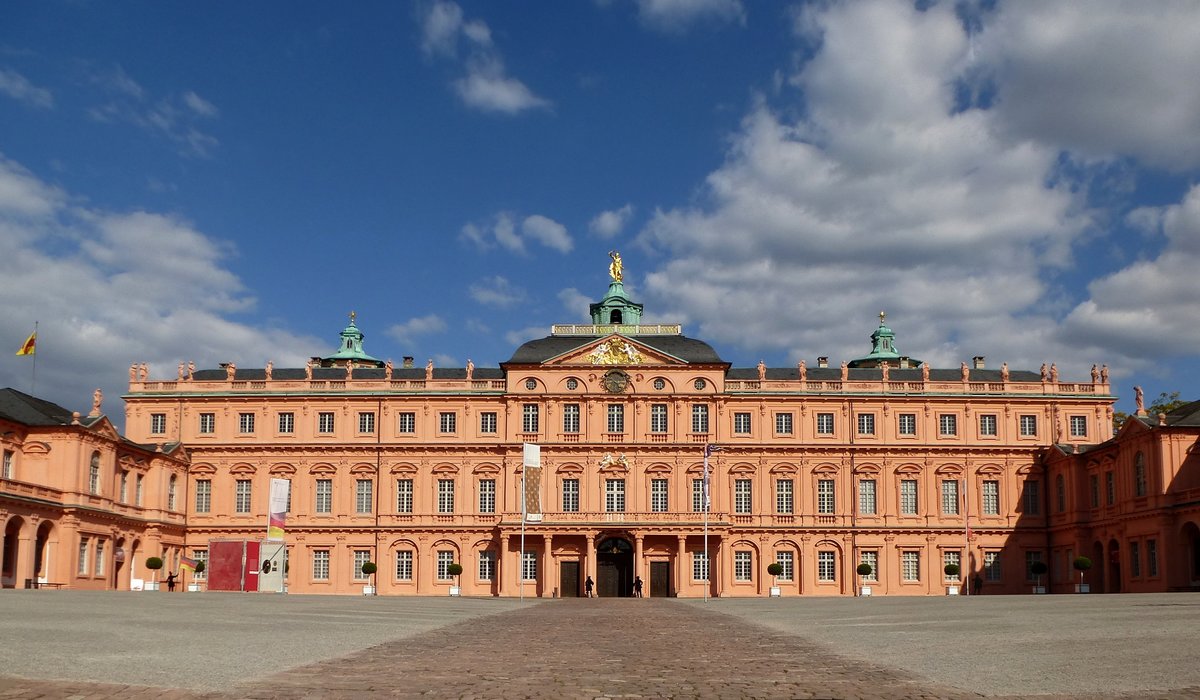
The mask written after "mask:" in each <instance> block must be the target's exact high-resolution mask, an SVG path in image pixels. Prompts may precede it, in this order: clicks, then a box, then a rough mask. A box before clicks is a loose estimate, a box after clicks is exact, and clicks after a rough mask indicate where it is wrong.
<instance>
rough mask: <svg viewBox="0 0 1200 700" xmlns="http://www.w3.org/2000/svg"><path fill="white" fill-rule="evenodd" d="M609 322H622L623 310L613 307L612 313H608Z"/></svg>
mask: <svg viewBox="0 0 1200 700" xmlns="http://www.w3.org/2000/svg"><path fill="white" fill-rule="evenodd" d="M608 322H609V323H621V310H620V309H613V310H612V313H610V314H609V315H608Z"/></svg>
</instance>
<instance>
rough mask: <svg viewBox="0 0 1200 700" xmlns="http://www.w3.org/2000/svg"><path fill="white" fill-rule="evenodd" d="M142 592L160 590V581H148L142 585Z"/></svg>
mask: <svg viewBox="0 0 1200 700" xmlns="http://www.w3.org/2000/svg"><path fill="white" fill-rule="evenodd" d="M142 590H143V591H157V590H158V581H146V582H145V583H143V584H142Z"/></svg>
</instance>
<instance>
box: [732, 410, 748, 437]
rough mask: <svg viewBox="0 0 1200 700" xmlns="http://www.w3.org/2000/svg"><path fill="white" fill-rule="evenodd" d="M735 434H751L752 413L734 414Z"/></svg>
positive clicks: (741, 412)
mask: <svg viewBox="0 0 1200 700" xmlns="http://www.w3.org/2000/svg"><path fill="white" fill-rule="evenodd" d="M733 434H734V435H749V434H750V413H749V412H748V411H738V412H736V413H734V414H733Z"/></svg>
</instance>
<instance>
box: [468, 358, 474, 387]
mask: <svg viewBox="0 0 1200 700" xmlns="http://www.w3.org/2000/svg"><path fill="white" fill-rule="evenodd" d="M473 374H475V363H474V362H471V360H470V358H468V359H467V381H468V382H469V381H471V375H473Z"/></svg>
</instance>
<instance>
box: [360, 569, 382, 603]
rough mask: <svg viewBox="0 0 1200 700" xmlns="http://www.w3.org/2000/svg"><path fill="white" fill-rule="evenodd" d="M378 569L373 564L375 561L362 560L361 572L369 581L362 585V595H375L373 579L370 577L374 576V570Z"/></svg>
mask: <svg viewBox="0 0 1200 700" xmlns="http://www.w3.org/2000/svg"><path fill="white" fill-rule="evenodd" d="M378 570H379V567H377V566H375V562H373V561H364V562H363V565H362V572H363V573H364V574H365V575H366V576H367V578H368V580H369V581H370V583H368V584H367V585H365V586H363V595H375V581H374V579H371V577H372V576H374V575H375V572H376V571H378Z"/></svg>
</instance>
